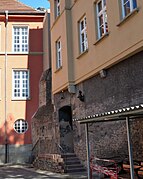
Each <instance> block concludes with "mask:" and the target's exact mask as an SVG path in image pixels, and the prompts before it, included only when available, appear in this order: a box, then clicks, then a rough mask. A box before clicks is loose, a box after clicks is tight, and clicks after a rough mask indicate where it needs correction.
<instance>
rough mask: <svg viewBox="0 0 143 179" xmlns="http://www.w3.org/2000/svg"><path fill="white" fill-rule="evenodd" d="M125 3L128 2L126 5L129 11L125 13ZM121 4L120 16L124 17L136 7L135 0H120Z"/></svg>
mask: <svg viewBox="0 0 143 179" xmlns="http://www.w3.org/2000/svg"><path fill="white" fill-rule="evenodd" d="M127 3H129V7H128V9H129V12H128V13H127V14H126V11H125V6H126V5H127ZM134 3H135V4H134ZM121 4H122V16H123V18H124V17H126V16H127V15H128V14H130V13H131V12H132V11H133V10H134V9H135V8H137V1H136V0H126V2H124V0H121Z"/></svg>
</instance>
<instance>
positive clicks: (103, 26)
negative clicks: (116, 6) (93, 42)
mask: <svg viewBox="0 0 143 179" xmlns="http://www.w3.org/2000/svg"><path fill="white" fill-rule="evenodd" d="M96 9H97V28H98V38H101V37H102V36H103V35H105V34H106V33H107V32H108V24H107V10H106V0H100V1H98V2H97V5H96Z"/></svg>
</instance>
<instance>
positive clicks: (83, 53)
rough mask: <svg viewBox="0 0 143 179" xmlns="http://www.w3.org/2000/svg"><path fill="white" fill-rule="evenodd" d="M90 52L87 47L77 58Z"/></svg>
mask: <svg viewBox="0 0 143 179" xmlns="http://www.w3.org/2000/svg"><path fill="white" fill-rule="evenodd" d="M87 52H88V49H86V50H85V51H84V52H82V53H81V54H80V55H79V56H78V57H77V59H79V58H81V57H82V56H83V55H85V54H86V53H87Z"/></svg>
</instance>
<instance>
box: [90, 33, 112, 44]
mask: <svg viewBox="0 0 143 179" xmlns="http://www.w3.org/2000/svg"><path fill="white" fill-rule="evenodd" d="M108 35H109V32H107V33H106V34H104V35H103V36H102V37H100V39H98V40H97V41H96V42H95V43H94V44H93V45H96V44H98V43H99V42H101V41H102V40H103V39H104V38H105V37H107V36H108Z"/></svg>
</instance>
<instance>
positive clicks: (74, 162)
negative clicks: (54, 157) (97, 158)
mask: <svg viewBox="0 0 143 179" xmlns="http://www.w3.org/2000/svg"><path fill="white" fill-rule="evenodd" d="M64 163H65V165H74V164H75V165H77V164H81V162H80V160H69V161H64Z"/></svg>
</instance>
